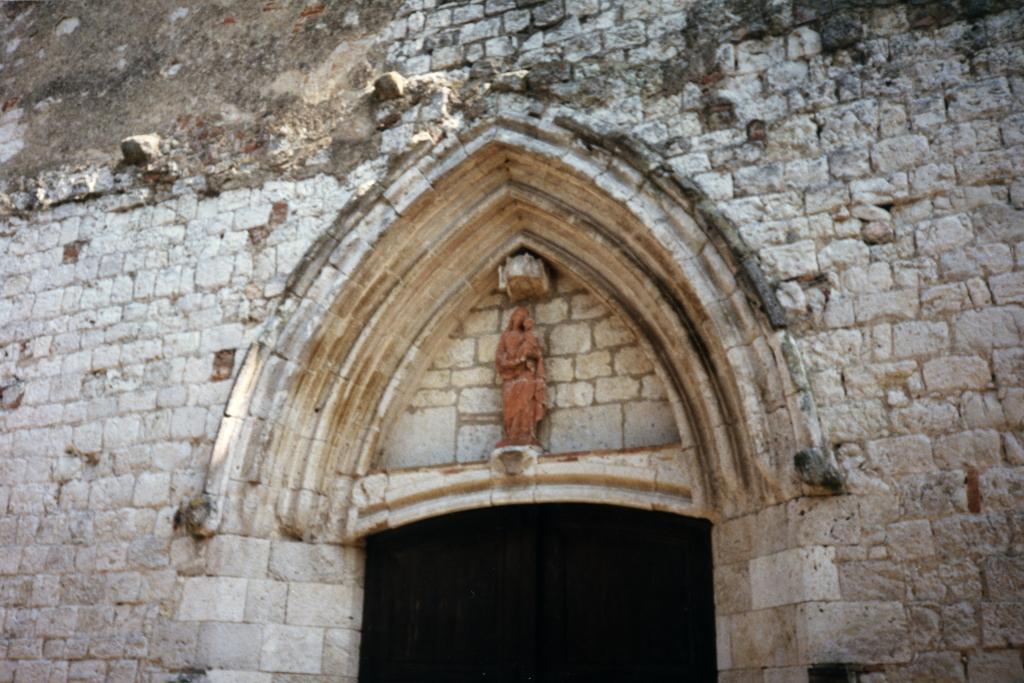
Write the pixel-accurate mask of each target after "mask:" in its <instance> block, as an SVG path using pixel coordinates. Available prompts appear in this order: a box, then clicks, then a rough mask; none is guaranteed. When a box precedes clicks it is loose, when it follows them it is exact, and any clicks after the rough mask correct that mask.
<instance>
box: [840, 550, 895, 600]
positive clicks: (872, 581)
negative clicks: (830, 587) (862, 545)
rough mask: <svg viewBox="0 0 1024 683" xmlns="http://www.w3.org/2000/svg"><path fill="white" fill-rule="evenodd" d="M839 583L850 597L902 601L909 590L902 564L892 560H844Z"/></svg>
mask: <svg viewBox="0 0 1024 683" xmlns="http://www.w3.org/2000/svg"><path fill="white" fill-rule="evenodd" d="M839 585H840V588H841V590H842V596H843V600H847V601H899V600H903V599H904V598H905V597H906V594H907V587H906V583H905V582H904V580H903V571H902V569H901V567H900V566H899V565H897V564H895V563H893V562H890V561H888V560H865V561H862V562H843V563H842V564H840V565H839Z"/></svg>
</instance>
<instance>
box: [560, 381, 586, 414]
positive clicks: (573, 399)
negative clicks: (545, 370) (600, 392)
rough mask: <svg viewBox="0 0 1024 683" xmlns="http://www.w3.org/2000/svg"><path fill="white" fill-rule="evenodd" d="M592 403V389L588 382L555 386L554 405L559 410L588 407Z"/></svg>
mask: <svg viewBox="0 0 1024 683" xmlns="http://www.w3.org/2000/svg"><path fill="white" fill-rule="evenodd" d="M593 402H594V387H593V385H591V384H590V383H589V382H572V383H569V384H559V385H557V393H556V394H555V405H556V406H558V407H559V408H575V407H581V406H589V405H590V404H592V403H593Z"/></svg>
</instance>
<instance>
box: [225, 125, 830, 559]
mask: <svg viewBox="0 0 1024 683" xmlns="http://www.w3.org/2000/svg"><path fill="white" fill-rule="evenodd" d="M649 170H650V169H638V168H636V166H635V165H631V164H628V163H626V162H624V161H623V159H621V158H619V157H617V156H615V155H612V154H608V153H606V152H604V151H600V150H597V151H595V150H591V149H588V147H587V145H585V144H582V143H581V142H580V141H579V139H578V138H577V137H576V136H574V135H573V134H570V133H568V132H567V131H565V130H563V129H561V128H558V127H555V126H551V125H544V124H541V123H539V122H536V121H505V122H503V124H502V125H496V126H490V127H487V128H485V129H482V130H477V131H474V132H473V134H471V135H467V136H464V137H463V139H461V140H450V141H447V142H445V143H444V144H443V145H442V146H441V147H439V148H438V149H436V150H434V151H433V153H432V154H431V155H429V156H426V157H423V158H421V159H420V160H419V161H418V162H416V163H413V164H410V165H409V167H408V168H406V169H405V170H404V172H403V173H402V174H401V175H400V177H398V178H397V180H396V181H395V182H393V183H392V184H391V185H390V186H389V187H388V188H387V189H386V190H384V191H383V192H382V193H380V194H379V195H377V196H376V197H374V198H371V199H368V200H365V201H364V202H363V203H362V204H361V205H360V206H359V207H355V209H354V210H353V211H351V212H350V213H349V214H348V215H347V216H345V217H343V218H342V219H340V220H339V223H338V224H337V225H336V228H337V229H336V230H333V231H331V233H330V234H328V235H327V236H325V238H324V239H323V240H321V241H320V243H318V244H317V245H316V246H315V247H314V249H313V250H311V252H310V253H309V254H308V255H307V258H306V260H305V263H304V266H303V268H302V270H301V271H300V272H299V273H298V274H297V275H296V277H295V278H294V280H295V282H294V285H293V288H292V292H291V295H290V297H289V299H288V300H287V301H286V302H285V304H284V305H282V307H281V309H280V311H279V314H278V317H277V319H276V321H275V323H274V324H272V325H271V326H270V327H269V329H268V332H267V334H266V335H264V338H263V340H262V342H261V343H260V344H258V345H256V346H255V347H254V348H253V349H252V350H251V351H250V353H249V355H248V357H247V359H246V362H245V363H244V366H243V369H242V372H241V375H240V377H239V379H238V380H237V382H236V386H235V388H234V391H233V395H232V398H231V400H230V402H229V405H228V410H227V413H226V416H225V418H224V422H223V424H222V427H221V430H220V433H219V435H218V440H217V444H216V446H215V451H214V456H213V460H212V462H211V467H210V471H209V475H208V480H207V490H206V492H207V494H209V495H211V496H212V497H213V498H214V502H215V504H216V505H217V509H218V510H219V511H222V512H225V511H226V512H227V513H228V514H227V515H224V516H223V518H221V517H220V516H218V517H217V518H215V520H214V521H213V524H215V525H223V526H224V527H225V528H228V529H231V530H232V531H240V532H248V533H270V532H272V531H273V528H272V526H273V524H277V525H279V527H280V528H282V529H283V530H284V531H286V532H287V533H291V534H295V535H300V536H306V537H309V536H318V537H323V538H327V539H334V540H338V539H340V538H343V537H344V536H345V534H346V531H345V529H346V523H347V522H346V519H347V515H348V510H349V508H350V505H351V489H352V484H353V482H354V481H355V480H357V479H358V478H359V477H361V476H362V475H364V474H366V473H367V471H368V469H369V467H370V463H371V459H372V457H373V455H374V454H375V452H376V450H377V449H378V444H379V437H380V430H381V425H382V424H383V423H385V422H386V418H387V416H388V415H389V411H392V410H393V409H394V407H395V406H396V405H398V403H399V401H398V398H397V397H398V396H399V395H400V393H401V392H400V388H401V387H402V386H403V384H404V383H405V382H404V378H406V377H409V376H412V375H414V374H415V369H416V368H417V367H419V366H420V365H422V360H423V359H424V358H425V357H427V356H429V354H430V351H431V350H432V349H431V348H430V340H432V339H439V338H443V337H444V336H445V334H446V333H447V331H448V330H449V328H450V326H451V325H453V324H455V322H457V312H458V311H460V310H464V309H465V308H466V307H468V305H469V304H470V302H471V301H472V299H473V298H474V297H476V296H478V295H479V292H481V291H483V290H484V289H485V288H486V287H487V286H488V284H489V283H490V278H492V277H493V273H494V271H495V269H496V267H497V265H498V263H500V261H501V260H502V259H503V258H504V257H505V256H506V255H507V254H509V253H511V252H514V251H516V250H518V249H521V248H524V247H525V248H529V249H530V250H532V251H534V252H536V253H537V254H539V255H541V256H542V257H544V258H546V259H548V260H550V261H551V262H552V263H554V264H556V266H557V267H560V268H564V269H567V270H569V271H572V272H573V273H575V274H576V275H577V276H579V277H580V278H581V279H583V280H584V281H586V282H587V283H589V284H590V285H591V286H592V287H593V289H594V291H595V292H596V293H598V294H599V295H601V296H604V297H606V298H607V299H609V300H610V303H612V304H613V305H614V306H615V307H616V308H618V309H619V310H621V311H624V312H625V313H626V315H627V316H628V317H629V318H630V320H631V321H632V323H633V324H634V325H635V326H636V327H637V329H638V331H639V332H640V334H641V335H642V336H643V337H644V338H645V339H646V341H647V342H648V343H649V344H650V347H651V348H653V349H654V351H655V353H656V354H657V355H658V357H659V359H660V361H661V364H662V366H663V369H664V370H665V374H666V380H667V381H668V383H669V385H670V390H671V393H672V394H673V395H674V399H675V400H674V404H675V406H676V409H677V417H678V419H679V420H685V421H686V422H687V423H688V429H689V431H690V432H691V433H692V434H694V437H695V440H696V442H697V443H696V453H697V457H698V459H699V464H700V472H701V476H702V481H701V482H700V488H701V489H702V495H701V497H700V500H701V501H702V507H701V509H700V510H696V511H695V513H696V514H704V515H706V516H711V517H719V516H732V515H734V514H737V513H740V512H743V511H747V510H750V509H756V508H758V507H761V506H762V505H765V504H767V503H768V502H770V501H772V500H777V499H779V498H781V497H785V496H788V495H791V493H792V492H793V490H794V488H795V486H796V483H795V479H794V478H793V476H792V472H791V466H790V465H789V464H788V463H790V462H791V456H792V454H793V453H794V452H795V450H796V449H798V448H801V447H805V446H809V445H814V444H815V442H816V440H817V438H818V437H817V429H816V427H815V425H814V420H813V413H809V412H808V411H806V410H800V408H799V405H798V404H799V403H800V400H801V398H802V397H801V396H800V391H799V388H798V387H797V386H794V384H793V383H792V382H791V379H790V375H789V373H788V372H787V371H786V368H785V364H784V363H783V362H782V358H783V355H782V351H781V346H782V344H781V343H780V340H779V337H778V335H779V334H780V333H777V332H773V331H772V330H771V328H770V326H769V325H768V323H767V321H766V319H765V318H764V315H763V314H762V313H760V312H758V311H757V310H756V306H755V305H754V304H752V302H751V296H750V294H749V292H747V291H745V290H744V289H743V288H741V287H740V286H739V285H738V283H737V279H738V277H737V272H738V264H737V263H736V259H735V256H734V254H732V253H731V252H730V251H729V249H727V248H724V246H723V242H722V240H721V239H717V237H716V235H715V234H714V233H713V231H712V230H710V229H709V228H708V227H707V226H706V225H705V226H702V225H701V224H700V223H698V222H697V221H696V220H695V219H694V217H693V211H694V209H693V206H692V202H691V200H690V198H688V197H687V196H686V195H685V194H684V193H683V192H682V191H680V190H679V188H678V186H676V185H674V184H673V183H671V182H665V181H664V179H659V178H658V177H657V176H656V175H653V174H651V173H650V172H649ZM268 501H274V503H275V505H274V506H273V509H275V510H276V516H275V517H271V516H270V515H269V514H265V513H264V514H262V515H261V511H266V510H268V509H272V507H271V506H267V505H266V503H267V502H268Z"/></svg>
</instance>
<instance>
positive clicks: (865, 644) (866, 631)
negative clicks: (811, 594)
mask: <svg viewBox="0 0 1024 683" xmlns="http://www.w3.org/2000/svg"><path fill="white" fill-rule="evenodd" d="M797 614H798V616H797V629H798V631H799V634H800V636H799V637H800V641H801V643H802V644H803V654H804V656H805V657H806V658H807V659H808V660H809V661H812V662H878V663H888V662H906V661H908V660H909V659H910V657H911V655H910V638H909V635H910V634H909V632H908V624H907V615H906V612H905V610H904V607H903V605H902V604H901V603H899V602H809V603H805V604H803V605H800V606H798V607H797Z"/></svg>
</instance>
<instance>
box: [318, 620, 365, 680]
mask: <svg viewBox="0 0 1024 683" xmlns="http://www.w3.org/2000/svg"><path fill="white" fill-rule="evenodd" d="M359 641H360V633H359V631H355V630H352V629H334V628H332V629H327V632H326V633H325V634H324V660H323V673H324V674H325V675H328V676H351V677H352V678H353V680H354V679H355V677H356V675H358V673H359Z"/></svg>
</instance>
